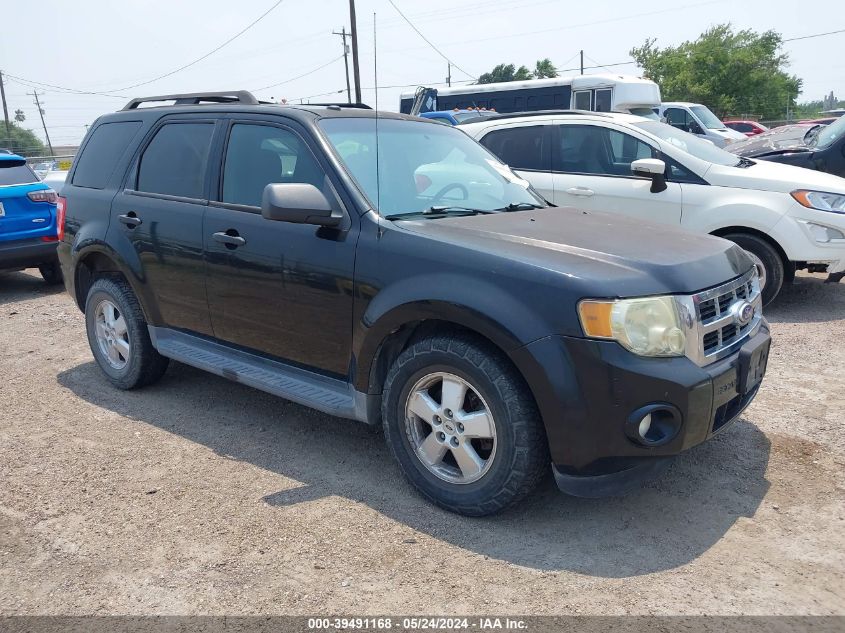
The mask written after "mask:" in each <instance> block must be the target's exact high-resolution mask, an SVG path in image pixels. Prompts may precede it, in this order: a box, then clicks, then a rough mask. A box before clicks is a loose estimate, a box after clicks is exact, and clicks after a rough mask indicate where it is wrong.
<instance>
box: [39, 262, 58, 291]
mask: <svg viewBox="0 0 845 633" xmlns="http://www.w3.org/2000/svg"><path fill="white" fill-rule="evenodd" d="M38 272H39V273H41V276H42V277H43V278H44V281H45V282H47V284H49V285H51V286H55V285H57V284H60V283H62V281H64V278H63V277H62V267H61V266H59V262H50V263H49V264H41V265H40V266H39V267H38Z"/></svg>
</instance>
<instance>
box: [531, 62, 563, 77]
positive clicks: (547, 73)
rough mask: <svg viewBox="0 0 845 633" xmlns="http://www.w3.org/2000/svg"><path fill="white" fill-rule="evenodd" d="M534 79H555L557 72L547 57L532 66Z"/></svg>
mask: <svg viewBox="0 0 845 633" xmlns="http://www.w3.org/2000/svg"><path fill="white" fill-rule="evenodd" d="M533 74H534V79H544V78H546V77H557V76H558V72H557V68H555V65H554V64H553V63H552V60H550V59H549V58H548V57H546V59H538V60H537V63H536V64H535V66H534V73H533Z"/></svg>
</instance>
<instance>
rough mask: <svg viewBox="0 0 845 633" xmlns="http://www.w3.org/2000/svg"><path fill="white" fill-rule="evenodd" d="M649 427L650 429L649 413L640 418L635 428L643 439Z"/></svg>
mask: <svg viewBox="0 0 845 633" xmlns="http://www.w3.org/2000/svg"><path fill="white" fill-rule="evenodd" d="M649 429H651V413H649V414H648V415H646V416H645V417H644V418H643V419H642V420H640V426H639V427H638V428H637V432H638V433H639V434H640V437H641V438H643V439H645V438H646V435H648V431H649Z"/></svg>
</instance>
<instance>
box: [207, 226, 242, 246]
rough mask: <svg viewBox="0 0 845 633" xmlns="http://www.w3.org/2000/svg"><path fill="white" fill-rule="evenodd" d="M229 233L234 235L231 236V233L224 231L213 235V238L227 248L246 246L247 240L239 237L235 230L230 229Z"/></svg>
mask: <svg viewBox="0 0 845 633" xmlns="http://www.w3.org/2000/svg"><path fill="white" fill-rule="evenodd" d="M229 231H231V233H234V235H231V234H230V233H224V232H223V231H218V232H217V233H212V234H211V237H213V238H214V240H215V241H217V242H220V243H221V244H225V245H226V246H234V247H238V246H243V245H244V244H246V240H245V239H244V238H242V237H241V236H240V235H238V234H237V231H235V230H233V229H229Z"/></svg>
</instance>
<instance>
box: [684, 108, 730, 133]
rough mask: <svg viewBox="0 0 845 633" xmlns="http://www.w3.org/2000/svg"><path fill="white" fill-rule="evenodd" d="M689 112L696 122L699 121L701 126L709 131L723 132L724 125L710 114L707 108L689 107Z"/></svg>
mask: <svg viewBox="0 0 845 633" xmlns="http://www.w3.org/2000/svg"><path fill="white" fill-rule="evenodd" d="M690 110H692V113H693V114H694V115H695V116H697V117H698V120H699V121H701V124H702V125H703V126H704V127H706V128H707V129H710V130H724V129H725V124H724V123H722V122H721V121H720V120H719V117H717V116H716V115H715V114H713V113H712V112H710V110H709V108H707V106H703V105H696V106H690Z"/></svg>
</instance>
